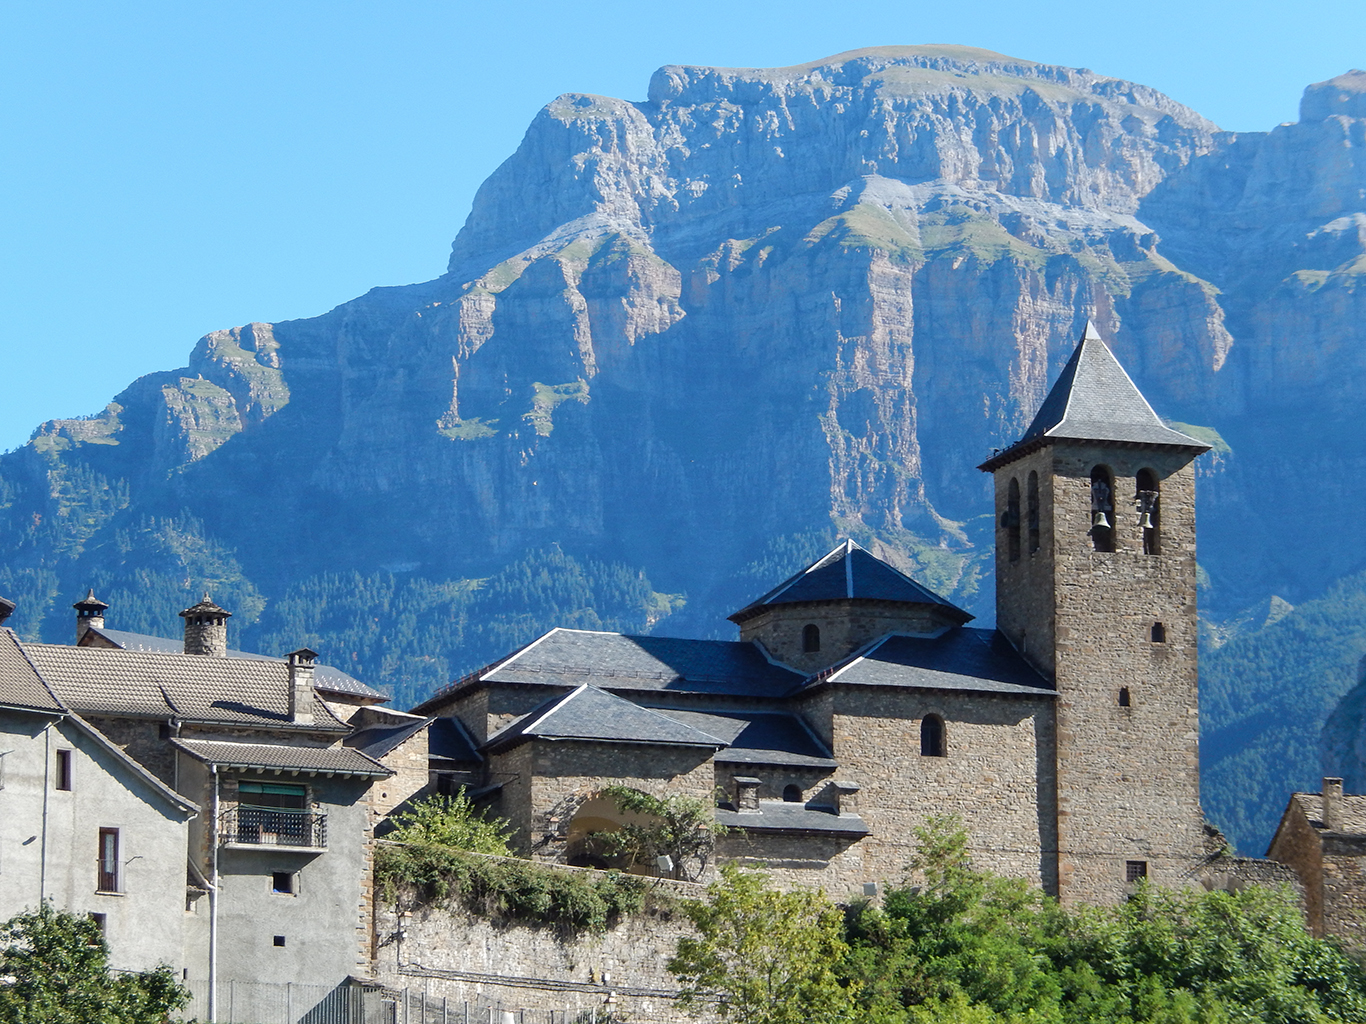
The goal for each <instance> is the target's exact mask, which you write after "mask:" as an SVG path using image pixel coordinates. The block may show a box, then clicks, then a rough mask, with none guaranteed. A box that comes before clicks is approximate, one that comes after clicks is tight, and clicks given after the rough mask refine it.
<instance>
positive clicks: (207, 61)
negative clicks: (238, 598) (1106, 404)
mask: <svg viewBox="0 0 1366 1024" xmlns="http://www.w3.org/2000/svg"><path fill="white" fill-rule="evenodd" d="M914 43H962V44H965V45H970V46H980V47H984V48H987V49H992V50H998V51H1001V52H1003V53H1007V54H1011V55H1013V56H1018V57H1026V58H1029V59H1032V60H1039V61H1047V62H1050V63H1056V64H1065V65H1070V66H1074V67H1089V68H1092V69H1094V70H1096V71H1098V72H1101V73H1103V74H1108V75H1114V76H1116V77H1120V78H1128V79H1132V80H1134V81H1138V82H1142V83H1144V84H1146V85H1151V86H1154V87H1155V88H1158V89H1161V90H1162V91H1164V92H1166V93H1168V94H1169V95H1171V96H1172V97H1174V98H1175V99H1177V100H1179V101H1181V102H1183V103H1185V104H1187V105H1189V106H1191V107H1194V108H1195V109H1196V110H1198V111H1200V112H1201V113H1202V114H1204V115H1205V116H1206V117H1208V118H1210V119H1211V120H1213V121H1215V122H1217V123H1218V124H1220V125H1221V126H1222V127H1224V128H1226V129H1229V130H1236V131H1259V130H1266V129H1269V128H1271V127H1273V126H1274V125H1276V124H1277V123H1279V122H1282V121H1290V120H1294V119H1295V117H1296V113H1297V108H1298V102H1299V96H1300V93H1301V91H1302V90H1303V88H1304V86H1305V85H1307V84H1309V83H1310V82H1315V81H1321V80H1323V79H1325V78H1330V77H1332V76H1334V75H1337V74H1340V73H1341V72H1343V71H1346V70H1347V69H1349V68H1352V67H1366V4H1363V3H1361V2H1360V0H1352V2H1347V0H1323V2H1317V3H1311V4H1290V3H1276V4H1272V3H1259V2H1250V3H1239V4H1232V3H1228V4H1222V3H1209V2H1201V0H1192V2H1186V3H1176V2H1172V0H1148V2H1143V3H1132V4H1127V5H1118V4H1113V3H1109V4H1105V3H1099V2H1091V3H1080V2H1072V0H1068V2H1057V3H1046V4H1044V3H1028V2H1023V0H1015V2H999V0H978V2H974V3H963V2H958V3H938V4H934V5H928V4H922V3H916V2H914V0H900V2H894V3H893V2H884V0H867V2H863V3H857V4H855V3H848V2H845V3H839V2H833V3H832V2H829V0H825V2H821V3H815V2H808V0H786V2H782V3H777V2H767V0H758V2H746V0H727V2H717V0H690V2H688V3H673V4H667V5H666V4H660V3H655V2H650V0H633V2H619V0H581V2H579V3H574V4H566V3H554V4H552V3H518V2H513V0H503V2H501V3H489V2H481V3H463V2H460V3H454V2H451V3H434V2H418V0H412V2H405V0H390V2H387V3H377V2H369V3H353V2H347V0H332V2H328V3H313V2H308V0H273V2H269V3H265V2H254V0H237V2H234V3H231V4H228V3H220V2H215V0H204V2H196V3H185V2H183V0H177V2H175V3H158V2H142V0H126V2H125V3H123V4H114V3H101V4H96V3H76V2H73V3H60V2H53V3H43V4H28V3H24V2H22V0H0V47H3V55H2V56H3V59H0V139H3V142H4V146H5V149H6V153H5V155H4V159H3V160H0V237H3V239H4V243H5V244H4V245H3V248H2V250H0V253H2V254H0V259H2V260H3V272H2V273H0V450H4V449H8V448H12V447H15V446H17V445H19V444H22V443H23V441H24V440H25V439H26V438H27V437H28V435H29V433H30V432H31V431H32V429H33V428H34V427H35V426H37V424H38V423H40V422H41V421H43V420H45V419H50V418H54V417H66V416H75V415H82V414H86V413H93V412H96V411H98V410H99V409H101V408H103V406H104V404H105V403H106V402H107V401H108V400H109V399H110V398H112V397H113V396H114V395H115V394H116V393H117V392H118V391H119V390H121V389H122V388H123V387H124V386H125V385H126V384H127V383H129V382H130V381H132V380H133V379H134V378H135V377H137V376H139V375H141V374H144V373H149V372H152V371H154V370H160V369H172V368H174V367H177V366H181V365H183V364H184V361H185V357H186V356H187V354H188V353H189V350H190V349H191V347H192V346H193V345H194V342H195V341H196V340H197V339H198V338H199V337H200V336H201V335H203V334H204V333H206V332H208V331H210V330H214V329H217V328H222V327H231V326H234V325H237V324H241V323H245V322H248V321H251V320H265V321H278V320H286V319H292V318H296V317H307V316H314V315H317V314H319V313H322V312H325V311H326V310H328V309H330V308H331V307H333V306H335V305H336V304H338V303H340V302H343V301H345V300H347V299H349V298H352V297H354V296H356V295H359V294H361V293H363V292H364V291H366V290H367V289H368V288H370V287H372V286H374V285H386V284H404V283H408V282H412V281H421V280H427V279H429V278H432V277H435V276H437V275H438V274H440V273H441V271H442V270H443V269H444V267H445V262H446V254H447V251H448V249H449V246H450V241H451V239H452V238H453V237H454V236H455V233H456V232H457V231H458V230H459V228H460V225H461V224H462V223H463V221H464V218H465V216H466V214H467V213H468V211H469V205H470V201H471V199H472V198H473V195H474V191H475V189H476V188H477V187H478V186H479V183H480V182H481V181H482V180H483V179H484V178H485V177H486V176H487V175H488V174H489V172H491V171H492V170H493V169H494V168H495V167H496V166H497V165H498V164H499V163H500V162H501V161H502V160H503V159H505V158H506V157H507V156H508V155H509V154H510V153H511V152H512V151H513V149H514V148H515V147H516V145H517V143H518V141H519V140H520V138H521V136H522V133H523V132H524V131H525V129H526V126H527V124H528V123H529V122H530V121H531V119H532V117H533V116H534V115H535V113H536V111H537V110H538V109H539V108H540V107H541V106H542V105H544V104H545V103H546V102H548V101H549V100H551V99H552V98H554V97H555V96H556V95H558V94H559V93H562V92H592V93H601V94H606V95H612V96H620V97H624V98H627V99H639V98H643V96H644V94H645V90H646V85H647V83H648V82H649V78H650V74H651V72H652V71H653V70H654V69H655V68H657V67H659V66H660V65H662V64H671V63H688V64H720V65H730V66H755V67H766V66H776V65H784V64H795V63H801V62H803V61H808V60H813V59H816V58H819V57H823V56H828V55H830V54H834V53H838V52H840V51H843V50H850V49H855V48H858V47H862V46H880V45H891V44H914Z"/></svg>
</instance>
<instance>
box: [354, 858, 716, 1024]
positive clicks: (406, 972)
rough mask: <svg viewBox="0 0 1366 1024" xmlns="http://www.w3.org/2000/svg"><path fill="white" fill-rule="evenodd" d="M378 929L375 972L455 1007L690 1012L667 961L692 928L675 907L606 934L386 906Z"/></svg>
mask: <svg viewBox="0 0 1366 1024" xmlns="http://www.w3.org/2000/svg"><path fill="white" fill-rule="evenodd" d="M563 870H567V871H573V870H576V869H573V868H565V869H563ZM659 884H660V885H661V886H662V887H663V888H665V889H667V890H668V891H670V892H672V893H673V894H674V895H676V896H693V897H700V896H701V895H702V888H701V886H696V885H689V884H687V883H680V882H661V883H659ZM375 928H376V936H377V942H376V947H377V955H376V960H375V965H374V975H375V979H376V980H377V981H379V982H380V983H381V984H383V985H386V986H388V987H390V988H396V989H401V988H405V987H406V988H409V989H423V990H425V991H426V993H427V996H428V1001H429V1004H430V1003H439V1002H440V1000H441V999H442V998H443V997H444V998H446V999H447V1000H448V1005H449V1006H450V1007H452V1008H454V1007H460V1006H462V1004H463V1003H464V1002H465V1001H466V1000H468V1001H469V1002H470V1003H471V1004H472V1005H487V1004H490V1003H494V1004H496V1003H501V1004H502V1005H503V1006H504V1007H505V1008H509V1009H526V1010H529V1011H550V1010H554V1011H555V1012H556V1013H557V1014H559V1013H561V1012H564V1011H565V1010H568V1011H569V1014H570V1019H571V1020H572V1019H574V1017H575V1016H577V1015H578V1014H584V1015H585V1016H586V1015H588V1014H589V1013H590V1012H591V1011H593V1010H594V1009H596V1011H597V1014H598V1015H599V1016H600V1017H603V1016H605V1014H606V1012H607V1011H608V1010H611V1011H612V1012H613V1013H615V1014H616V1015H617V1017H618V1018H619V1019H620V1018H621V1017H625V1018H626V1019H629V1020H632V1021H639V1022H642V1024H652V1022H677V1021H681V1020H684V1019H687V1017H688V1015H687V1013H686V1012H685V1011H684V1010H683V1008H682V1007H680V1006H679V1005H678V1004H677V1001H676V996H677V992H678V985H677V982H675V980H674V979H673V977H672V976H671V975H670V974H669V972H668V970H667V969H666V966H665V965H666V964H667V963H668V960H669V958H670V957H671V956H673V954H674V951H675V950H676V948H677V946H678V940H679V939H680V938H681V937H682V936H684V935H687V934H690V933H691V931H692V928H691V925H690V924H689V923H688V921H687V919H686V918H684V917H683V916H682V914H679V913H677V912H662V913H658V912H657V913H647V914H642V915H640V916H638V917H634V918H630V919H628V920H625V921H623V922H621V923H619V924H618V925H617V926H616V927H614V928H611V929H608V930H607V931H605V932H603V933H602V934H593V933H583V934H580V935H577V936H564V935H561V934H558V933H557V932H556V931H554V930H553V929H549V928H539V927H531V926H528V925H522V924H511V923H508V922H504V921H491V920H489V919H487V918H484V917H479V916H475V915H472V914H470V913H468V912H467V911H465V910H463V909H462V908H457V907H449V906H420V907H416V908H412V909H407V908H406V907H405V909H404V910H403V911H400V910H399V909H397V908H396V907H395V906H394V905H393V904H392V903H386V904H384V905H382V906H380V907H379V909H378V913H377V914H376V918H375ZM609 998H610V1000H611V1001H610V1002H609ZM453 1012H454V1011H453ZM456 1019H460V1018H456V1017H452V1020H456ZM528 1019H531V1018H530V1016H529V1017H528ZM707 1019H708V1018H707V1017H705V1016H704V1017H703V1018H702V1020H704V1021H705V1020H707Z"/></svg>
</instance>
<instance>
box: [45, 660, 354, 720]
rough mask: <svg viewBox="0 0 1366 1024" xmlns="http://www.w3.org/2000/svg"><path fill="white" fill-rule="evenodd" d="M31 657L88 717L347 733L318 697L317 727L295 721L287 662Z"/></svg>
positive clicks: (58, 690)
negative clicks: (291, 719) (126, 717)
mask: <svg viewBox="0 0 1366 1024" xmlns="http://www.w3.org/2000/svg"><path fill="white" fill-rule="evenodd" d="M23 650H24V653H26V654H27V655H28V657H29V660H30V661H32V662H33V665H34V667H35V668H37V670H38V672H39V673H40V674H41V675H42V677H43V679H44V680H46V682H47V684H48V685H49V686H50V687H52V689H53V691H54V692H55V693H56V694H57V696H58V697H59V698H60V699H61V700H62V702H63V703H64V704H66V705H67V706H68V707H70V708H71V709H72V710H74V711H77V712H80V713H81V714H83V715H102V714H110V715H132V716H147V717H152V718H172V717H174V718H179V719H180V720H181V721H185V722H214V723H218V724H225V725H241V726H247V727H253V728H264V729H291V730H299V729H309V730H312V731H317V730H323V731H334V732H346V731H348V726H347V725H346V724H345V723H344V722H342V721H341V720H340V719H339V718H337V716H336V715H334V714H333V713H332V712H331V711H330V710H329V709H328V707H327V705H326V704H325V703H323V701H322V699H321V698H319V697H318V696H317V695H316V694H315V695H314V698H313V725H311V726H300V725H296V724H295V723H293V722H291V721H290V718H289V673H288V670H287V668H286V666H285V663H284V662H282V661H277V660H275V659H273V658H270V659H259V660H258V659H248V658H215V657H209V656H206V655H195V654H183V655H181V656H180V657H177V658H170V657H167V656H166V655H165V654H148V653H145V652H142V651H124V650H109V649H107V648H100V647H72V646H69V645H67V644H30V643H25V644H23Z"/></svg>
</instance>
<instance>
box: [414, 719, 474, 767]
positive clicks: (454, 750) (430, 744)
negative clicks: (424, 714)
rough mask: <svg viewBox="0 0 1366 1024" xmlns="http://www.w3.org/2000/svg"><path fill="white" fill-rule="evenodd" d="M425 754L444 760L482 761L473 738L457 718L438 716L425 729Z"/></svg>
mask: <svg viewBox="0 0 1366 1024" xmlns="http://www.w3.org/2000/svg"><path fill="white" fill-rule="evenodd" d="M427 756H428V757H433V758H440V759H442V760H445V761H482V760H483V759H484V755H482V754H481V753H479V751H478V750H476V749H475V748H474V738H473V737H472V736H470V734H469V733H467V732H466V731H465V727H464V726H463V725H461V724H460V720H459V719H458V718H438V719H437V720H436V721H434V722H432V725H431V728H430V729H429V730H428V731H427Z"/></svg>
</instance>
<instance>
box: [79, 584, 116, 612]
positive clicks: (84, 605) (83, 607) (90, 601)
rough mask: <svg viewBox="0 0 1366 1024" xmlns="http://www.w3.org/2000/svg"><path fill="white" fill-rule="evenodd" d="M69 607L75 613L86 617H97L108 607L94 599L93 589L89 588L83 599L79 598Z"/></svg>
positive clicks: (96, 598)
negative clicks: (73, 609)
mask: <svg viewBox="0 0 1366 1024" xmlns="http://www.w3.org/2000/svg"><path fill="white" fill-rule="evenodd" d="M71 607H72V608H75V609H76V611H78V612H80V613H81V614H82V615H83V616H88V615H99V614H101V613H102V612H103V611H104V610H105V609H106V608H108V607H109V606H108V605H107V604H105V603H104V602H103V601H101V600H100V599H99V598H98V597H96V596H95V588H94V587H90V588H89V589H88V590H87V591H86V594H85V597H83V598H81V599H80V600H79V601H77V602H76V603H75V604H73V605H72V606H71Z"/></svg>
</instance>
